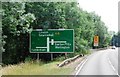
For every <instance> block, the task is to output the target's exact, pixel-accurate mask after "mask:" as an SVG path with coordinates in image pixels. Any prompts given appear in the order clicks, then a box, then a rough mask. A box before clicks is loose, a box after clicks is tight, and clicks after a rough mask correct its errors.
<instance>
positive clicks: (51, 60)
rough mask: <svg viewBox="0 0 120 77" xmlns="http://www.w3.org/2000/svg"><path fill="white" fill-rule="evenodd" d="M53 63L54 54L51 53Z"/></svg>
mask: <svg viewBox="0 0 120 77" xmlns="http://www.w3.org/2000/svg"><path fill="white" fill-rule="evenodd" d="M51 61H53V53H51Z"/></svg>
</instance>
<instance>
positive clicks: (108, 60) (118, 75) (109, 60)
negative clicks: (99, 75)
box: [108, 57, 120, 77]
mask: <svg viewBox="0 0 120 77" xmlns="http://www.w3.org/2000/svg"><path fill="white" fill-rule="evenodd" d="M108 62H109V64H110V66H111V67H112V69H113V71H114V72H115V73H116V74H117V75H118V76H119V77H120V75H119V74H118V72H117V71H116V69H115V67H114V66H113V65H112V62H111V61H110V59H109V57H108Z"/></svg>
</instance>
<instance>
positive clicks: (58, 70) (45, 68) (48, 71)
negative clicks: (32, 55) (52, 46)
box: [2, 62, 73, 75]
mask: <svg viewBox="0 0 120 77" xmlns="http://www.w3.org/2000/svg"><path fill="white" fill-rule="evenodd" d="M59 63H60V62H51V63H47V64H41V63H30V62H26V63H21V64H18V65H9V66H7V67H4V68H3V69H2V74H3V75H70V74H71V73H72V72H73V68H71V67H58V66H57V64H59Z"/></svg>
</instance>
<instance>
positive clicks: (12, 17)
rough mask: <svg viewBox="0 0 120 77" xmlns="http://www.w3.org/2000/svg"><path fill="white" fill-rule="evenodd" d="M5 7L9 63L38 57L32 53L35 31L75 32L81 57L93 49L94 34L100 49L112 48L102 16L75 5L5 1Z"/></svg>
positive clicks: (3, 20) (5, 55) (3, 21)
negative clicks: (66, 30)
mask: <svg viewBox="0 0 120 77" xmlns="http://www.w3.org/2000/svg"><path fill="white" fill-rule="evenodd" d="M2 7H3V10H4V11H3V19H2V25H3V26H2V31H3V36H4V41H5V42H6V43H5V45H4V49H5V52H4V53H3V63H5V64H8V63H18V62H20V61H24V60H25V58H26V57H28V56H29V55H34V54H30V53H29V32H30V31H31V30H33V29H49V28H50V29H59V28H65V29H74V30H75V53H76V52H77V53H79V54H84V53H85V52H86V50H87V49H88V48H92V47H93V37H94V35H98V36H99V37H100V43H99V47H105V46H107V45H109V41H110V38H109V36H110V35H109V34H108V31H107V28H106V26H105V24H104V22H102V21H101V18H100V16H98V15H96V14H95V13H94V12H92V13H88V12H87V11H83V10H82V9H81V8H80V7H79V6H78V4H77V3H75V2H73V3H65V2H64V3H62V2H57V3H54V2H50V3H49V2H47V3H45V2H33V3H24V2H21V3H20V2H19V3H18V2H15V3H14V2H11V3H9V2H4V3H2ZM42 58H46V56H43V57H42Z"/></svg>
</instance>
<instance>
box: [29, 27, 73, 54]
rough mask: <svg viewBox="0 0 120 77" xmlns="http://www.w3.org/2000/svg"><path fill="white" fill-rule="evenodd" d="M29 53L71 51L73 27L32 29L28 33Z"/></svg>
mask: <svg viewBox="0 0 120 77" xmlns="http://www.w3.org/2000/svg"><path fill="white" fill-rule="evenodd" d="M30 52H31V53H73V52H74V30H73V29H48V30H42V29H38V30H33V31H32V32H31V33H30Z"/></svg>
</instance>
